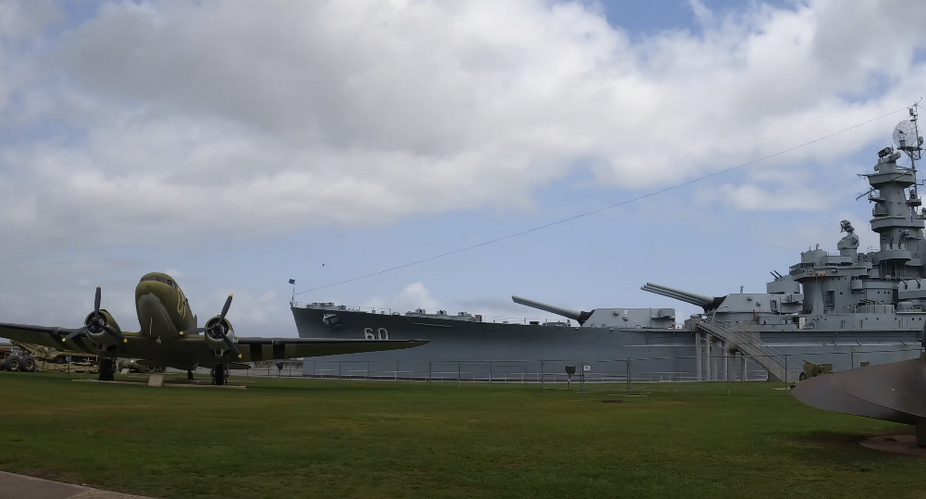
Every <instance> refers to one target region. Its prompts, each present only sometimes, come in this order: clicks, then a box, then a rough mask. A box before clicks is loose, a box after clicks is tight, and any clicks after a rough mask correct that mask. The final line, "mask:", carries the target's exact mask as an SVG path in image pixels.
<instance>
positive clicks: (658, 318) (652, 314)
mask: <svg viewBox="0 0 926 499" xmlns="http://www.w3.org/2000/svg"><path fill="white" fill-rule="evenodd" d="M511 299H512V300H513V301H514V302H515V303H517V304H520V305H526V306H528V307H531V308H536V309H540V310H543V311H546V312H550V313H551V314H556V315H559V316H561V317H566V318H568V319H574V320H577V321H579V325H580V326H582V327H592V328H594V327H609V328H622V329H624V328H654V329H672V328H675V309H672V308H595V309H592V311H591V312H585V311H582V310H570V309H568V308H562V307H557V306H555V305H547V304H546V303H540V302H538V301H534V300H528V299H527V298H521V297H520V296H512V297H511Z"/></svg>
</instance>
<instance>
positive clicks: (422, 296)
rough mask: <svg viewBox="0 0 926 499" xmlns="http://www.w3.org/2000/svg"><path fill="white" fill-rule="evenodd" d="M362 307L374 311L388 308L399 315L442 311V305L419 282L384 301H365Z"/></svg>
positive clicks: (375, 298) (377, 298)
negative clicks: (413, 312) (415, 311)
mask: <svg viewBox="0 0 926 499" xmlns="http://www.w3.org/2000/svg"><path fill="white" fill-rule="evenodd" d="M363 306H364V307H370V308H374V309H384V308H388V309H391V310H392V311H394V312H399V313H404V312H407V311H409V310H416V309H419V308H423V309H425V310H426V311H427V312H428V313H432V314H433V313H436V312H437V311H438V310H443V309H444V307H443V305H441V303H440V302H439V301H437V300H436V299H434V298H433V297H432V296H431V291H430V290H429V289H428V288H426V287H425V286H424V284H423V283H421V282H413V283H411V284H409V285H407V286H405V288H403V289H402V291H400V292H399V293H398V294H397V295H395V296H393V297H392V298H388V299H384V298H380V297H375V296H374V297H372V298H370V299H369V300H367V301H366V303H364V305H363Z"/></svg>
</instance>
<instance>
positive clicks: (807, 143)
mask: <svg viewBox="0 0 926 499" xmlns="http://www.w3.org/2000/svg"><path fill="white" fill-rule="evenodd" d="M908 107H909V106H904V107H902V108H900V109H895V110H893V111H891V112H889V113H887V114H883V115H881V116H878V117H877V118H872V119H870V120H868V121H863V122H861V123H858V124H855V125H852V126H850V127H848V128H843V129H842V130H839V131H837V132H833V133H830V134H827V135H824V136H822V137H818V138H816V139H813V140H810V141H807V142H804V143H802V144H798V145H796V146H792V147H789V148H787V149H784V150H781V151H778V152H776V153H772V154H768V155H765V156H762V157H761V158H757V159H754V160H752V161H747V162H745V163H742V164H739V165H736V166H731V167H730V168H726V169H723V170H718V171H716V172H714V173H710V174H708V175H704V176H702V177H698V178H695V179H691V180H688V181H686V182H682V183H680V184H676V185H673V186H670V187H666V188H663V189H659V190H656V191H653V192H649V193H647V194H643V195H640V196H637V197H635V198H631V199H627V200H624V201H621V202H619V203H614V204H611V205H608V206H605V207H602V208H598V209H595V210H592V211H587V212H585V213H580V214H578V215H573V216H571V217H567V218H563V219H561V220H557V221H555V222H550V223H547V224H543V225H539V226H537V227H534V228H531V229H527V230H522V231H520V232H515V233H513V234H508V235H507V236H502V237H497V238H495V239H490V240H488V241H483V242H481V243H477V244H473V245H470V246H466V247H464V248H460V249H456V250H453V251H448V252H446V253H440V254H438V255H434V256H429V257H427V258H422V259H421V260H415V261H414V262H409V263H405V264H402V265H397V266H395V267H390V268H388V269H383V270H379V271H376V272H372V273H369V274H364V275H362V276H358V277H352V278H350V279H345V280H343V281H338V282H334V283H331V284H325V285H324V286H318V287H316V288H312V289H308V290H306V291H300V292H298V293H294V294H293V296H298V295H302V294H305V293H311V292H313V291H318V290H320V289H326V288H333V287H335V286H340V285H342V284H347V283H350V282H354V281H359V280H361V279H367V278H369V277H373V276H377V275H381V274H386V273H389V272H394V271H396V270H400V269H404V268H408V267H413V266H415V265H420V264H422V263H425V262H430V261H432V260H438V259H440V258H445V257H448V256H451V255H456V254H458V253H463V252H464V251H470V250H473V249H476V248H481V247H483V246H488V245H490V244H495V243H498V242H501V241H505V240H507V239H512V238H515V237H520V236H523V235H525V234H530V233H532V232H537V231H539V230H543V229H548V228H550V227H553V226H556V225H561V224H564V223H566V222H571V221H573V220H577V219H580V218H584V217H587V216H590V215H594V214H596V213H601V212H602V211H607V210H611V209H614V208H617V207H619V206H624V205H628V204H630V203H635V202H637V201H641V200H643V199H646V198H650V197H653V196H658V195H660V194H665V193H667V192H670V191H674V190H676V189H680V188H682V187H686V186H689V185H692V184H696V183H698V182H701V181H704V180H707V179H709V178H713V177H716V176H718V175H723V174H725V173H730V172H732V171H735V170H739V169H740V168H745V167H747V166H750V165H754V164H756V163H759V162H761V161H765V160H767V159H771V158H774V157H776V156H781V155H782V154H786V153H789V152H791V151H794V150H796V149H800V148H802V147H806V146H809V145H811V144H815V143H817V142H820V141H823V140H826V139H829V138H831V137H834V136H836V135H839V134H842V133H845V132H848V131H850V130H854V129H856V128H859V127H862V126H865V125H868V124H870V123H874V122H875V121H878V120H882V119H884V118H887V117H888V116H890V115H892V114H896V113H898V112H900V111H903V110H904V109H907V108H908Z"/></svg>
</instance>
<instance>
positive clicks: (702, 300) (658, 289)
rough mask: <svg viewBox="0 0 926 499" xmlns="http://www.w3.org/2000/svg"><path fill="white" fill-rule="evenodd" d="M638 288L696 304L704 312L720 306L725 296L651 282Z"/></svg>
mask: <svg viewBox="0 0 926 499" xmlns="http://www.w3.org/2000/svg"><path fill="white" fill-rule="evenodd" d="M640 289H642V290H643V291H649V292H650V293H655V294H657V295H662V296H667V297H669V298H674V299H676V300H679V301H683V302H685V303H690V304H692V305H697V306H699V307H701V308H703V309H704V311H705V312H707V311H709V310H712V309H715V308H717V307H718V306H720V303H721V302H722V301H723V299H724V298H726V297H725V296H707V295H699V294H697V293H689V292H687V291H682V290H679V289H673V288H670V287H668V286H662V285H659V284H653V283H651V282H648V283H646V285H645V286H643V287H641V288H640Z"/></svg>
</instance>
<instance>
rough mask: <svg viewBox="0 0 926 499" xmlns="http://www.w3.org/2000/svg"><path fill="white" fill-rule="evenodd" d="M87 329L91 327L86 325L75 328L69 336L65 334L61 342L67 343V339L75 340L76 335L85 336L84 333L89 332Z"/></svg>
mask: <svg viewBox="0 0 926 499" xmlns="http://www.w3.org/2000/svg"><path fill="white" fill-rule="evenodd" d="M87 329H89V327H88V326H84V327H82V328H80V329H75V330H73V331H71V332H70V333H69V334H68V335H67V336H65V337H64V338H62V339H61V343H65V342H67V341H70V340H73V339H74V338H76V337H78V336H83V335H84V333H86V332H87Z"/></svg>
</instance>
